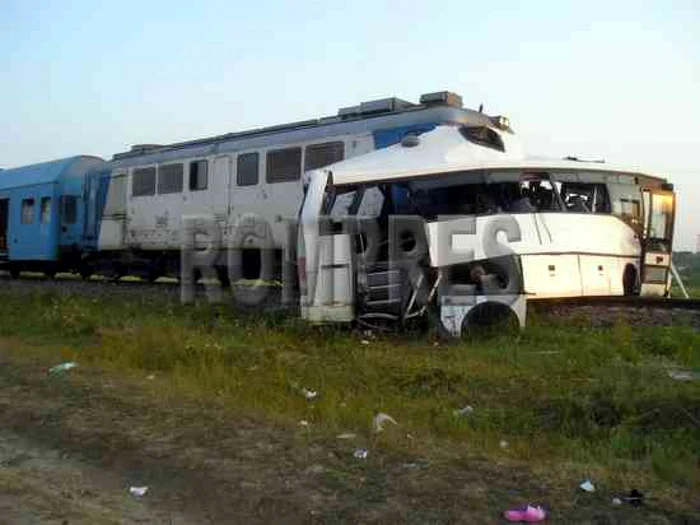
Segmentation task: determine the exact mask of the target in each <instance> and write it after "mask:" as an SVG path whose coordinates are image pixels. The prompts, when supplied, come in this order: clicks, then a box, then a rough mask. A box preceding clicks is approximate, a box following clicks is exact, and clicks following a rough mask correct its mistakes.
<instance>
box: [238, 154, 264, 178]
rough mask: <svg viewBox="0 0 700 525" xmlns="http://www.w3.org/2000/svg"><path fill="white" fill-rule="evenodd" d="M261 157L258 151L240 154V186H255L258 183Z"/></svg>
mask: <svg viewBox="0 0 700 525" xmlns="http://www.w3.org/2000/svg"><path fill="white" fill-rule="evenodd" d="M259 158H260V155H258V153H257V152H256V153H244V154H242V155H238V169H237V170H236V183H237V184H238V185H239V186H255V185H256V184H257V183H258V171H259V162H258V161H259Z"/></svg>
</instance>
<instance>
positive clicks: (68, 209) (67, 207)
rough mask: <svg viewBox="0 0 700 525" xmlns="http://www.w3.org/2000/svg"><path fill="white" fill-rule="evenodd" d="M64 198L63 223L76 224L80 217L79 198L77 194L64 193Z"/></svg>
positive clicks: (62, 207) (62, 206)
mask: <svg viewBox="0 0 700 525" xmlns="http://www.w3.org/2000/svg"><path fill="white" fill-rule="evenodd" d="M62 200H63V202H62V205H61V209H62V210H63V211H62V213H63V223H64V224H75V221H76V220H77V219H78V199H77V198H76V197H75V195H64V196H63V199H62Z"/></svg>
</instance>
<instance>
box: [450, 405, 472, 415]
mask: <svg viewBox="0 0 700 525" xmlns="http://www.w3.org/2000/svg"><path fill="white" fill-rule="evenodd" d="M472 412H474V407H472V406H471V405H466V406H463V407H462V408H456V409H455V410H453V411H452V413H453V414H454V415H455V416H457V417H460V416H467V415H469V414H471V413H472Z"/></svg>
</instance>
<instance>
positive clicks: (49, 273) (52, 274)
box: [44, 268, 56, 279]
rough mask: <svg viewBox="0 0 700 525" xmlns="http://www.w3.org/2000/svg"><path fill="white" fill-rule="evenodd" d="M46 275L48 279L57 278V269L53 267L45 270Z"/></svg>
mask: <svg viewBox="0 0 700 525" xmlns="http://www.w3.org/2000/svg"><path fill="white" fill-rule="evenodd" d="M44 275H45V276H46V278H47V279H55V278H56V270H54V269H53V268H52V269H50V270H44Z"/></svg>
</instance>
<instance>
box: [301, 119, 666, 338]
mask: <svg viewBox="0 0 700 525" xmlns="http://www.w3.org/2000/svg"><path fill="white" fill-rule="evenodd" d="M308 177H309V189H308V192H307V194H306V197H305V201H304V204H303V208H302V211H301V229H300V235H299V257H300V259H299V260H300V263H301V266H302V267H301V268H300V276H301V277H300V279H301V285H302V286H301V289H302V315H303V316H304V317H305V318H307V319H309V320H313V321H342V322H347V321H353V320H370V319H374V318H378V317H379V318H386V319H394V320H397V321H403V320H406V319H409V318H411V317H415V316H417V315H422V314H424V313H425V312H426V311H427V309H428V308H430V307H431V306H433V305H435V304H437V306H438V308H439V313H440V318H441V319H442V322H443V325H444V326H445V328H446V329H448V330H449V331H450V332H452V333H453V334H459V333H460V332H461V330H462V328H463V327H464V326H465V325H467V324H469V323H470V322H475V321H476V320H479V319H480V316H487V317H488V316H491V315H492V314H493V312H494V311H496V310H499V306H498V305H500V307H507V308H500V310H501V311H506V310H507V311H508V312H513V313H514V314H515V316H516V317H517V318H518V320H519V321H520V323H521V324H522V323H524V317H525V304H526V301H527V300H536V299H545V298H554V297H576V296H617V295H619V296H621V295H637V294H641V295H654V296H666V295H668V292H669V285H670V274H669V271H670V266H671V249H672V239H673V224H674V209H675V205H674V202H675V198H674V193H673V186H672V185H671V184H669V183H668V182H667V181H666V180H665V179H663V178H661V177H658V176H655V175H652V174H649V173H646V172H643V171H638V170H630V169H619V168H615V167H612V166H609V165H607V164H605V163H602V162H579V161H576V160H541V159H531V158H528V157H526V156H525V155H524V154H523V152H522V149H521V148H520V147H519V146H518V144H517V142H516V141H515V137H514V136H513V135H512V134H511V133H510V132H508V131H506V130H502V129H498V128H495V127H490V126H478V125H477V126H470V125H451V126H439V127H438V128H436V129H435V130H433V131H430V132H427V133H424V134H423V135H421V136H420V137H407V138H405V139H404V140H403V141H402V143H401V144H398V145H395V146H392V147H390V148H387V149H385V150H382V151H376V152H373V153H369V154H367V155H364V156H362V157H358V158H355V159H349V160H347V161H344V162H339V163H337V164H334V165H331V166H328V167H326V168H323V169H319V170H315V171H312V172H310V173H309V174H308Z"/></svg>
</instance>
